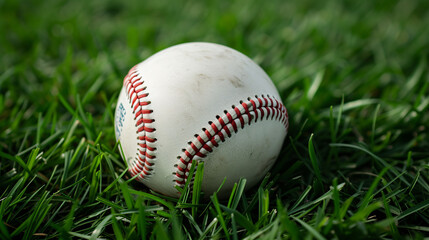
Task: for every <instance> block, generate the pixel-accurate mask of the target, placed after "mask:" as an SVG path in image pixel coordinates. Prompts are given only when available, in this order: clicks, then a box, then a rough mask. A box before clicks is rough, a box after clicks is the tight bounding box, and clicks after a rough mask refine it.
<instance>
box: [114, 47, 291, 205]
mask: <svg viewBox="0 0 429 240" xmlns="http://www.w3.org/2000/svg"><path fill="white" fill-rule="evenodd" d="M288 125H289V123H288V114H287V110H286V108H285V106H284V105H283V103H282V102H281V98H280V96H279V94H278V92H277V90H276V87H275V86H274V84H273V82H272V81H271V79H270V78H269V77H268V75H267V74H266V73H265V72H264V71H263V70H262V68H260V67H259V66H258V65H257V64H256V63H255V62H253V61H252V60H251V59H250V58H248V57H247V56H245V55H243V54H241V53H240V52H238V51H236V50H233V49H231V48H228V47H225V46H222V45H218V44H213V43H185V44H180V45H176V46H173V47H170V48H167V49H165V50H163V51H160V52H158V53H156V54H154V55H153V56H151V57H149V58H148V59H146V60H145V61H143V62H141V63H139V64H137V65H136V66H134V67H133V68H131V70H130V71H129V72H128V75H126V77H125V79H124V83H123V87H122V90H121V92H120V95H119V99H118V103H117V106H116V112H115V135H116V139H117V140H119V141H120V145H121V147H122V151H121V155H122V157H123V158H124V159H125V160H126V162H127V164H128V170H129V172H130V174H131V175H132V176H136V179H137V180H138V181H140V182H142V183H144V184H145V185H146V186H148V187H149V188H151V189H152V190H154V191H156V192H159V193H161V194H164V195H167V196H172V197H179V196H180V193H179V192H178V190H177V189H176V188H175V186H181V187H183V186H184V184H185V183H186V181H187V177H188V175H189V170H190V168H191V165H192V162H193V161H196V164H198V163H199V162H204V175H203V182H202V191H203V192H204V193H205V195H206V196H208V195H210V194H212V193H213V192H215V191H217V190H218V188H219V186H220V185H221V184H222V182H223V181H224V179H225V178H226V181H225V184H224V185H223V187H222V188H221V190H220V192H219V193H218V195H219V196H221V197H222V196H228V195H229V194H230V191H231V189H232V188H233V186H234V183H235V182H238V180H239V179H240V178H246V179H247V184H246V187H247V188H250V187H252V186H254V185H255V184H257V183H258V182H259V181H260V180H261V179H262V178H263V177H264V176H265V174H266V173H267V172H268V170H269V169H270V168H271V167H272V165H273V164H274V162H275V160H276V158H277V157H278V155H279V152H280V150H281V147H282V144H283V141H284V138H285V136H286V134H287V130H288Z"/></svg>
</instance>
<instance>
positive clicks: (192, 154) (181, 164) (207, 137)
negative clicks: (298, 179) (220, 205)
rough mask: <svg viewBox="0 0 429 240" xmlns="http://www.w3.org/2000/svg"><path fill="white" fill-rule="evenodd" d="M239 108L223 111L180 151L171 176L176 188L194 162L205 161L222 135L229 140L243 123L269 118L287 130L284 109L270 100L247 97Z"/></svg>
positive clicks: (223, 138) (223, 139)
mask: <svg viewBox="0 0 429 240" xmlns="http://www.w3.org/2000/svg"><path fill="white" fill-rule="evenodd" d="M239 106H242V108H241V107H238V106H232V110H230V111H225V115H224V117H221V116H216V121H215V122H209V127H208V129H206V128H203V131H202V133H200V134H195V136H194V140H193V141H192V142H191V143H190V144H189V145H188V147H187V148H186V149H183V153H182V155H181V156H178V159H179V160H178V163H177V164H176V166H177V171H176V172H175V173H173V174H174V175H175V180H174V181H175V182H176V184H177V185H179V186H183V184H185V182H186V178H187V175H189V167H190V165H191V163H192V161H193V160H195V159H198V158H200V159H201V158H205V157H206V156H207V154H208V153H209V152H212V151H213V148H214V147H218V144H219V142H220V141H222V142H223V141H225V135H228V137H231V131H234V132H237V131H238V127H240V128H244V126H245V125H246V123H247V124H249V125H250V124H251V122H252V121H253V120H254V121H255V122H257V121H258V119H259V120H261V121H262V120H268V119H269V118H270V119H272V120H273V119H274V120H276V121H280V122H281V123H283V125H284V126H285V129H286V131H287V130H288V127H289V122H288V118H289V117H288V113H287V109H286V107H285V106H284V105H283V104H282V103H281V102H280V101H278V100H277V99H275V98H273V97H270V96H267V97H265V96H263V95H262V97H258V96H255V98H253V99H252V98H248V101H247V102H240V105H239ZM264 117H265V118H264ZM238 125H240V126H238ZM211 132H213V133H211Z"/></svg>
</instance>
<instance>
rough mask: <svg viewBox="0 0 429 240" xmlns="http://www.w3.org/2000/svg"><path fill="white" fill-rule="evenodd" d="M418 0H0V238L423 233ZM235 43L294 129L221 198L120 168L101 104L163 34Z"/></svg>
mask: <svg viewBox="0 0 429 240" xmlns="http://www.w3.org/2000/svg"><path fill="white" fill-rule="evenodd" d="M428 9H429V2H428V1H423V0H422V1H412V0H411V1H407V0H401V1H387V0H385V1H383V0H380V1H369V0H368V1H340V0H338V1H337V0H327V1H313V0H304V1H298V0H293V1H281V0H272V1H256V0H251V1H245V0H237V1H168V2H167V1H150V2H149V1H147V2H144V3H143V1H127V2H125V1H124V2H120V1H83V0H76V1H53V0H46V1H13V0H12V1H10V0H0V158H1V162H0V239H51V238H54V239H57V238H62V239H101V238H103V239H139V238H142V239H144V238H148V239H424V238H426V239H427V238H428V237H429V183H428V182H429V136H428V133H429V124H428V123H429V68H428V60H429V59H428V54H429V27H428V25H429V14H427V13H428ZM189 41H209V42H216V43H220V44H224V45H227V46H230V47H232V48H235V49H237V50H239V51H241V52H243V53H244V54H246V55H248V56H249V57H251V58H252V59H253V60H255V61H256V62H257V63H258V64H260V65H261V66H262V67H263V68H264V69H265V71H266V72H267V73H268V74H269V75H270V76H271V78H272V80H273V81H274V82H275V84H276V86H277V88H278V90H279V92H280V94H281V96H282V98H283V102H284V104H285V105H286V107H287V108H288V111H289V114H290V128H289V129H290V132H289V134H288V137H287V139H286V141H285V143H284V147H283V149H282V152H281V156H280V157H279V159H278V161H277V163H276V165H275V167H274V168H273V169H272V170H271V171H270V174H269V175H267V176H266V177H265V178H264V180H263V181H262V182H261V183H260V185H258V186H257V187H255V188H253V189H251V190H250V191H247V192H243V191H242V189H243V187H244V185H245V183H246V182H245V181H244V180H243V181H240V182H239V183H237V188H236V191H235V192H234V193H233V194H232V195H231V198H230V199H228V200H227V201H219V200H218V199H217V197H215V196H213V197H211V198H210V200H208V201H202V200H198V198H196V194H195V193H193V192H192V191H191V190H190V189H184V191H185V194H183V195H182V197H181V198H180V199H169V198H166V197H163V196H160V195H158V194H156V193H154V192H151V191H150V190H149V189H147V188H146V187H144V186H143V185H142V184H140V183H138V182H136V181H134V180H131V179H130V176H129V175H128V173H127V172H126V170H125V163H124V162H123V161H122V159H121V157H120V155H119V151H118V148H117V144H116V141H115V137H114V129H113V122H114V121H113V120H114V119H113V114H114V109H115V105H116V100H117V97H118V94H119V91H120V89H121V84H122V79H123V77H124V76H125V75H126V74H127V72H128V70H129V68H130V67H132V66H133V65H135V64H136V63H138V62H140V61H142V60H144V59H145V58H147V57H148V56H150V55H152V54H154V53H155V52H157V51H159V50H162V49H164V48H166V47H168V46H171V45H175V44H178V43H182V42H189Z"/></svg>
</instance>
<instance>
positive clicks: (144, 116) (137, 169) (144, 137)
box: [124, 65, 157, 180]
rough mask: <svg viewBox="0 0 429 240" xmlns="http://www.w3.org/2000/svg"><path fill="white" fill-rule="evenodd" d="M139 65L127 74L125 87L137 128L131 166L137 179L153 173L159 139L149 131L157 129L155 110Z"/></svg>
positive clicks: (130, 168) (130, 169) (152, 131)
mask: <svg viewBox="0 0 429 240" xmlns="http://www.w3.org/2000/svg"><path fill="white" fill-rule="evenodd" d="M137 66H138V65H136V66H134V67H133V68H131V69H130V71H129V72H128V74H127V75H126V76H125V78H124V87H125V89H126V91H125V92H126V94H127V98H128V101H129V103H130V106H131V109H132V111H133V114H134V121H135V127H136V128H137V130H136V134H137V154H136V156H135V158H134V160H133V161H132V162H131V164H130V166H129V171H130V172H131V173H132V175H133V176H135V175H138V177H137V179H139V180H141V179H143V178H145V177H147V176H149V175H151V172H152V170H153V166H154V164H155V161H156V144H155V143H156V141H157V139H156V138H152V137H150V136H149V133H150V134H151V135H152V134H153V133H154V132H155V131H156V128H155V127H154V122H155V119H153V118H152V112H153V110H152V109H150V108H149V106H150V104H151V102H150V101H149V99H148V96H149V93H148V92H147V91H146V88H147V87H146V86H145V84H144V83H145V82H144V81H143V79H142V76H141V75H140V73H139V71H138V70H137Z"/></svg>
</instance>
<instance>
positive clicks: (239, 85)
mask: <svg viewBox="0 0 429 240" xmlns="http://www.w3.org/2000/svg"><path fill="white" fill-rule="evenodd" d="M229 82H230V83H231V84H232V85H233V86H234V87H235V88H242V87H244V83H243V81H241V79H240V78H238V77H237V76H232V78H230V79H229Z"/></svg>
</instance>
